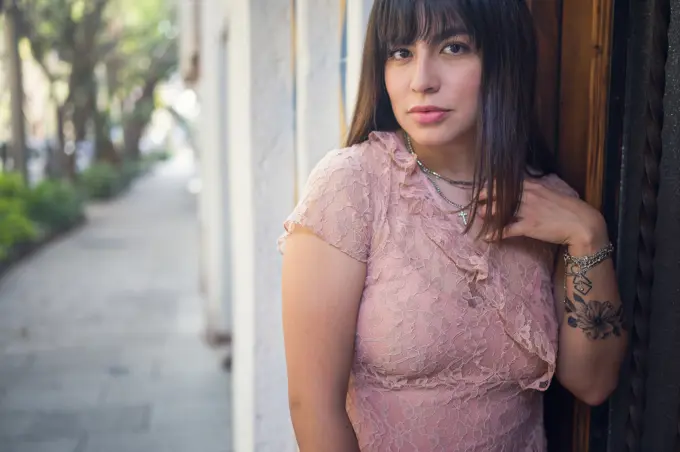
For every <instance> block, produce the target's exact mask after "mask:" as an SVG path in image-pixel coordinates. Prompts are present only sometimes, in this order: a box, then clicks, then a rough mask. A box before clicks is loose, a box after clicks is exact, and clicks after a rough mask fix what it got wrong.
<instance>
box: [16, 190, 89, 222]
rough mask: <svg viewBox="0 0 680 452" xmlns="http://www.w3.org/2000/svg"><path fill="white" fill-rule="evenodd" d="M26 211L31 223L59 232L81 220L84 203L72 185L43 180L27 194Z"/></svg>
mask: <svg viewBox="0 0 680 452" xmlns="http://www.w3.org/2000/svg"><path fill="white" fill-rule="evenodd" d="M27 211H28V215H29V217H30V218H31V219H32V220H33V221H35V222H37V223H39V224H40V225H41V226H43V227H45V228H47V229H50V230H53V231H59V230H63V229H66V228H68V227H69V226H72V225H74V224H76V223H77V222H78V221H80V220H81V219H82V218H83V215H84V202H83V198H82V196H81V194H80V193H78V191H77V190H76V188H75V187H74V186H73V185H72V184H70V183H68V182H66V181H60V180H44V181H42V182H40V183H39V184H38V185H36V186H35V188H33V190H31V192H30V193H29V195H28V200H27Z"/></svg>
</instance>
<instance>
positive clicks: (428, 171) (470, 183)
mask: <svg viewBox="0 0 680 452" xmlns="http://www.w3.org/2000/svg"><path fill="white" fill-rule="evenodd" d="M404 135H406V147H407V148H408V150H409V152H410V153H411V154H412V155H413V156H414V157H415V158H416V163H418V166H419V167H420V169H421V171H422V172H423V173H425V174H427V175H428V176H433V177H436V178H437V179H439V180H443V181H444V182H447V183H449V184H451V185H457V186H461V187H472V186H473V185H474V182H473V181H469V180H455V179H450V178H448V177H446V176H442V175H441V174H439V173H437V172H435V171H432V170H431V169H430V168H428V167H427V166H425V165H424V164H423V162H421V161H420V159H419V158H418V156H417V155H416V153H415V152H414V151H413V144H412V143H411V137H410V136H409V135H408V134H404Z"/></svg>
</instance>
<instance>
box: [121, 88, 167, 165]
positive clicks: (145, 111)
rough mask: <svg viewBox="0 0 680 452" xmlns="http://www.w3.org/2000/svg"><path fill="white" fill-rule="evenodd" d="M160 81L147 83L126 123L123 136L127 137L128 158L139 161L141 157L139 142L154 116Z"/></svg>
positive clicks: (126, 149)
mask: <svg viewBox="0 0 680 452" xmlns="http://www.w3.org/2000/svg"><path fill="white" fill-rule="evenodd" d="M158 81H159V80H158V79H154V80H149V81H147V83H146V84H145V85H144V89H143V90H142V94H141V96H140V97H139V98H138V99H137V100H136V101H135V106H134V109H133V112H132V114H131V115H130V118H129V119H128V120H127V121H126V122H125V128H124V132H123V135H124V137H125V155H126V157H128V158H131V159H139V157H140V150H139V142H140V140H141V139H142V134H143V133H144V129H145V128H146V126H147V125H148V124H149V121H150V120H151V116H152V115H153V111H154V102H153V95H154V92H155V91H156V86H157V85H158Z"/></svg>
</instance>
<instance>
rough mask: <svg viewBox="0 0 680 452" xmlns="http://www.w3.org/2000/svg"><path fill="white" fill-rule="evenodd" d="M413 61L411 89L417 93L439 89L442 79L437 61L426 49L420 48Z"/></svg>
mask: <svg viewBox="0 0 680 452" xmlns="http://www.w3.org/2000/svg"><path fill="white" fill-rule="evenodd" d="M419 50H421V51H420V52H417V53H416V58H415V59H414V62H413V72H412V76H411V90H413V91H414V92H416V93H433V92H437V91H438V90H439V86H440V80H439V75H438V74H437V69H436V62H435V61H434V58H432V56H430V55H428V52H427V51H426V50H425V49H419Z"/></svg>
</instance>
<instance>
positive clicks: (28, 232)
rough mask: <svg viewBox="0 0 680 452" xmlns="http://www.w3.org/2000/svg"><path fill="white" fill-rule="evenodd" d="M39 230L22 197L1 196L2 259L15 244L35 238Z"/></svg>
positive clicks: (0, 231)
mask: <svg viewBox="0 0 680 452" xmlns="http://www.w3.org/2000/svg"><path fill="white" fill-rule="evenodd" d="M37 236H38V231H37V229H36V227H35V225H34V224H33V222H32V221H31V220H30V219H29V218H28V216H27V215H26V209H25V203H24V201H23V200H22V199H20V198H9V197H0V259H3V258H5V257H6V256H7V253H8V252H9V251H10V250H11V249H12V248H13V247H15V246H17V245H20V244H22V243H27V242H30V241H32V240H35V239H36V237H37Z"/></svg>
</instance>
